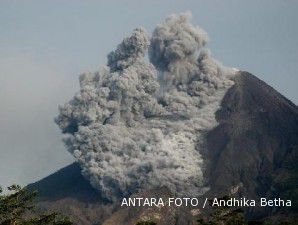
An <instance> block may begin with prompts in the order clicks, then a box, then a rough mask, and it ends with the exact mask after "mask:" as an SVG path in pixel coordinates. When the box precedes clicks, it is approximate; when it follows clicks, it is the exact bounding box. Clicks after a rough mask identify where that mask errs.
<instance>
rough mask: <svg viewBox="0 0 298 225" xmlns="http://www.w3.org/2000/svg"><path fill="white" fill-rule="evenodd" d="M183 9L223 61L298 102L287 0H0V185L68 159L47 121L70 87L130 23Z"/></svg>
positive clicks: (295, 38)
mask: <svg viewBox="0 0 298 225" xmlns="http://www.w3.org/2000/svg"><path fill="white" fill-rule="evenodd" d="M185 11H191V12H192V14H193V23H194V24H196V25H199V26H201V27H202V28H203V29H205V30H206V31H207V33H208V34H209V37H210V43H209V48H210V49H211V51H212V53H213V55H214V57H215V58H217V59H218V60H219V61H221V62H222V63H223V64H224V65H227V66H232V67H237V68H239V69H241V70H246V71H249V72H251V73H253V74H255V75H256V76H258V77H259V78H261V79H263V80H264V81H266V82H267V83H268V84H270V85H271V86H273V87H274V88H275V89H277V90H278V91H279V92H281V93H282V94H283V95H285V96H286V97H287V98H289V99H290V100H292V101H293V102H294V103H296V104H297V102H298V92H297V89H296V86H297V81H298V66H297V60H298V51H297V48H298V26H297V21H298V14H297V11H298V2H297V1H295V0H279V1H278V0H267V1H265V0H250V1H241V0H211V1H207V0H205V1H200V0H194V1H182V0H181V1H178V0H162V1H161V0H147V1H144V0H130V1H128V0H123V1H120V0H118V1H115V0H109V1H83V0H82V1H78V0H72V1H66V0H59V1H58V0H43V1H40V0H34V1H33V0H26V1H14V0H7V1H6V0H0V101H1V108H0V115H1V116H0V144H1V148H0V154H1V157H0V185H4V186H5V185H8V184H10V183H13V182H17V183H20V184H26V183H28V182H32V181H35V180H37V179H39V178H42V177H44V176H46V175H48V174H49V173H51V172H53V171H55V170H56V169H58V168H61V167H63V166H64V165H66V164H68V163H70V162H72V157H71V156H70V155H69V154H68V153H67V152H66V150H65V149H64V146H63V144H62V142H61V140H60V139H61V136H60V134H59V130H58V128H57V127H56V125H55V124H54V122H53V118H54V117H55V116H56V114H57V105H58V104H61V103H64V102H65V101H67V100H68V99H69V98H70V97H71V96H73V94H74V92H76V91H77V90H78V75H79V74H80V73H82V72H85V71H94V70H96V69H98V68H99V66H100V65H102V64H104V63H105V62H106V55H107V53H109V52H110V51H111V50H113V49H114V48H115V46H116V45H117V44H118V43H119V42H120V41H121V40H122V39H123V37H125V36H128V35H129V34H130V32H131V31H132V30H133V29H134V28H135V27H138V26H142V27H144V28H146V29H147V30H148V31H152V30H153V28H154V27H155V25H156V24H158V23H160V22H162V21H163V20H164V19H165V17H166V16H167V15H169V14H172V13H179V12H185Z"/></svg>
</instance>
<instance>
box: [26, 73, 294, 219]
mask: <svg viewBox="0 0 298 225" xmlns="http://www.w3.org/2000/svg"><path fill="white" fill-rule="evenodd" d="M221 106H222V107H221V109H220V110H219V111H218V112H217V120H218V122H219V124H218V126H217V127H215V128H214V129H213V130H212V131H210V132H208V134H207V143H208V146H207V148H206V151H204V152H203V153H202V154H203V156H204V158H205V161H206V163H207V168H206V171H205V177H206V178H208V180H207V182H208V183H209V185H210V192H209V193H207V195H211V196H220V195H221V194H225V193H226V191H227V190H229V189H230V188H231V187H233V186H235V185H238V184H239V183H241V184H242V186H243V188H242V190H241V192H240V194H242V196H243V195H244V196H247V197H250V198H258V197H282V198H290V199H292V200H293V201H294V207H291V208H290V209H289V210H291V212H289V211H287V214H288V213H296V212H297V208H296V207H297V205H298V204H297V196H298V195H297V193H298V191H297V187H298V182H297V181H298V176H297V174H298V163H297V161H298V151H297V150H298V147H297V146H298V108H297V106H296V105H294V104H293V103H291V102H290V101H289V100H287V99H286V98H284V97H283V96H282V95H281V94H279V93H278V92H277V91H275V90H274V89H273V88H271V87H270V86H268V85H267V84H266V83H264V82H263V81H261V80H259V79H258V78H256V77H255V76H253V75H251V74H249V73H247V72H239V75H238V76H237V77H236V78H235V85H234V86H233V87H232V88H230V89H229V90H228V92H227V93H226V95H225V97H224V99H223V101H222V104H221ZM29 187H30V188H31V189H38V190H39V192H40V195H41V196H40V202H39V205H40V207H41V208H42V209H55V210H61V211H62V212H63V213H66V214H69V215H71V216H72V217H73V218H74V219H75V220H76V221H77V222H78V224H86V225H87V224H102V223H103V221H106V224H111V221H112V222H114V221H117V223H118V225H121V224H125V221H128V220H129V221H136V220H138V219H139V218H140V217H141V216H144V215H143V213H142V212H139V213H138V212H135V213H134V211H133V210H126V211H125V210H123V209H120V210H117V207H113V206H111V205H109V204H107V203H104V202H103V201H102V199H101V198H100V195H99V194H98V193H97V192H96V191H95V190H94V189H92V187H91V186H90V185H89V183H88V182H87V181H86V180H85V179H84V178H83V177H82V175H81V174H80V169H79V166H78V165H77V164H76V163H74V164H72V165H70V166H68V167H65V168H64V169H62V170H60V171H58V172H57V173H55V174H53V175H51V176H49V177H47V178H45V179H43V180H41V181H39V182H36V183H35V184H32V185H29ZM145 193H146V195H149V194H150V193H151V192H150V191H149V192H145ZM148 193H149V194H148ZM152 193H155V191H152ZM167 194H169V193H167ZM125 212H127V213H125ZM144 212H147V211H146V210H145V211H144ZM280 212H281V211H280V210H278V209H274V210H273V209H272V208H269V209H262V210H260V209H254V210H252V211H249V212H248V216H249V217H250V218H261V217H266V216H270V215H273V214H278V213H280ZM154 213H155V212H154ZM156 213H157V214H158V212H156ZM159 213H160V214H161V215H159V216H160V217H161V218H165V219H166V218H167V216H165V215H166V214H165V215H163V212H162V211H160V212H159ZM127 214H129V215H127ZM157 214H154V215H155V216H158V215H157ZM178 214H179V213H178ZM178 214H177V215H178ZM180 215H181V216H182V217H183V215H188V214H187V213H181V214H180ZM128 217H129V218H128ZM187 217H189V215H188V216H187ZM169 218H170V217H169ZM107 219H108V220H107ZM120 221H121V222H120ZM179 221H188V222H185V223H180V224H189V223H190V222H189V220H183V218H180V220H179ZM163 223H164V224H172V222H171V221H167V220H164V221H163Z"/></svg>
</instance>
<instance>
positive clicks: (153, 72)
mask: <svg viewBox="0 0 298 225" xmlns="http://www.w3.org/2000/svg"><path fill="white" fill-rule="evenodd" d="M189 19H190V14H181V15H173V16H171V17H169V18H167V19H166V21H165V22H164V23H162V24H161V25H158V26H157V27H156V29H155V30H154V32H153V35H152V37H151V39H149V36H148V34H147V33H146V31H145V30H144V29H143V28H138V29H136V30H134V32H133V34H132V35H131V36H130V37H128V38H125V39H124V40H123V42H122V43H121V44H119V45H118V47H117V49H116V50H115V51H113V52H111V53H110V54H109V55H108V67H103V68H102V69H101V70H100V71H98V72H95V73H88V74H83V75H81V76H80V86H81V90H80V92H79V93H77V94H76V95H75V97H74V98H73V99H72V100H71V101H70V102H69V103H67V104H65V105H64V106H62V107H60V108H59V110H60V114H59V116H58V117H57V118H56V123H57V124H58V125H59V127H60V128H61V130H62V132H63V133H65V138H64V141H65V143H66V146H67V147H68V150H69V151H70V152H71V153H72V154H73V155H74V157H75V158H76V159H77V160H78V162H79V163H80V165H81V168H82V173H83V175H84V176H85V177H86V178H87V179H89V180H90V182H91V184H92V185H93V186H94V187H95V188H97V189H99V190H100V191H101V193H102V195H103V196H104V197H106V198H108V199H111V200H113V199H116V198H118V197H120V196H127V195H130V194H131V193H134V192H137V191H139V190H141V189H148V188H156V187H161V186H167V187H168V188H170V189H171V190H172V191H173V192H174V193H176V194H178V195H187V196H191V195H192V196H196V195H200V194H202V193H203V192H204V191H205V190H206V187H204V182H203V172H202V168H203V160H202V157H201V155H200V150H201V149H202V148H203V147H204V134H205V133H206V131H208V130H210V129H212V128H213V127H214V126H215V125H216V120H215V112H216V111H217V110H218V109H219V106H220V101H221V99H222V98H223V96H224V94H225V92H226V91H227V89H228V88H229V87H230V86H231V85H232V84H233V82H232V81H231V78H232V76H233V74H234V72H233V70H229V69H226V68H223V67H222V66H221V65H219V64H218V63H217V62H216V61H215V60H214V59H213V58H212V57H211V55H210V52H209V51H208V50H207V49H205V47H204V46H205V45H206V44H207V40H208V38H207V34H206V33H205V32H204V31H203V30H202V29H200V28H198V27H194V26H193V25H191V24H190V23H189ZM148 48H149V58H150V61H151V63H152V64H151V63H150V62H148V61H147V60H146V59H145V58H144V57H145V55H146V53H147V51H148Z"/></svg>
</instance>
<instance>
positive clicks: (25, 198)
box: [0, 185, 73, 225]
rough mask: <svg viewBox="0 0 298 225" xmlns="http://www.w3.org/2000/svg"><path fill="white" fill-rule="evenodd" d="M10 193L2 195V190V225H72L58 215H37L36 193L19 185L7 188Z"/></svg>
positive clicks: (0, 204) (0, 215)
mask: <svg viewBox="0 0 298 225" xmlns="http://www.w3.org/2000/svg"><path fill="white" fill-rule="evenodd" d="M7 189H8V190H9V191H10V193H9V194H2V193H3V191H2V188H0V225H72V224H73V223H72V222H71V221H70V220H69V219H68V218H67V217H65V216H62V215H60V214H58V213H55V212H54V213H48V214H42V215H38V216H37V215H35V214H36V213H35V205H34V200H35V198H36V196H37V192H36V191H28V190H27V189H26V188H21V187H20V186H19V185H12V186H10V187H8V188H7Z"/></svg>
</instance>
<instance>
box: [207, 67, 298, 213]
mask: <svg viewBox="0 0 298 225" xmlns="http://www.w3.org/2000/svg"><path fill="white" fill-rule="evenodd" d="M217 119H218V121H219V125H218V126H217V127H216V128H215V129H213V130H212V131H211V132H209V134H208V136H207V139H208V150H207V151H206V154H205V157H206V158H207V159H208V162H209V167H208V170H207V172H206V177H209V183H210V186H211V192H212V193H216V194H218V193H220V192H223V191H224V190H227V189H229V188H230V187H231V186H233V185H237V184H239V183H242V184H243V194H244V195H245V196H247V197H251V198H257V197H278V196H280V197H284V198H286V197H289V194H290V193H291V195H292V194H293V193H297V187H298V182H297V179H296V181H295V178H297V159H298V158H297V146H298V108H297V106H296V105H294V104H293V103H292V102H290V101H289V100H287V99H286V98H284V97H283V96H282V95H280V94H279V93H278V92H276V91H275V90H274V89H273V88H271V87H270V86H268V85H267V84H266V83H264V82H263V81H261V80H259V79H258V78H256V77H255V76H253V75H251V74H249V73H246V72H241V75H240V76H238V77H236V80H235V85H234V86H233V87H232V88H231V89H230V90H229V91H228V92H227V94H226V96H225V97H224V99H223V102H222V107H221V110H220V111H218V112H217ZM290 197H291V199H292V200H294V201H295V202H296V205H297V195H296V196H295V197H294V196H290ZM271 209H272V208H271ZM292 209H293V210H294V207H293V208H292ZM263 213H264V212H263ZM267 213H268V212H267ZM254 214H255V216H256V213H255V212H254ZM260 216H261V215H260Z"/></svg>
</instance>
